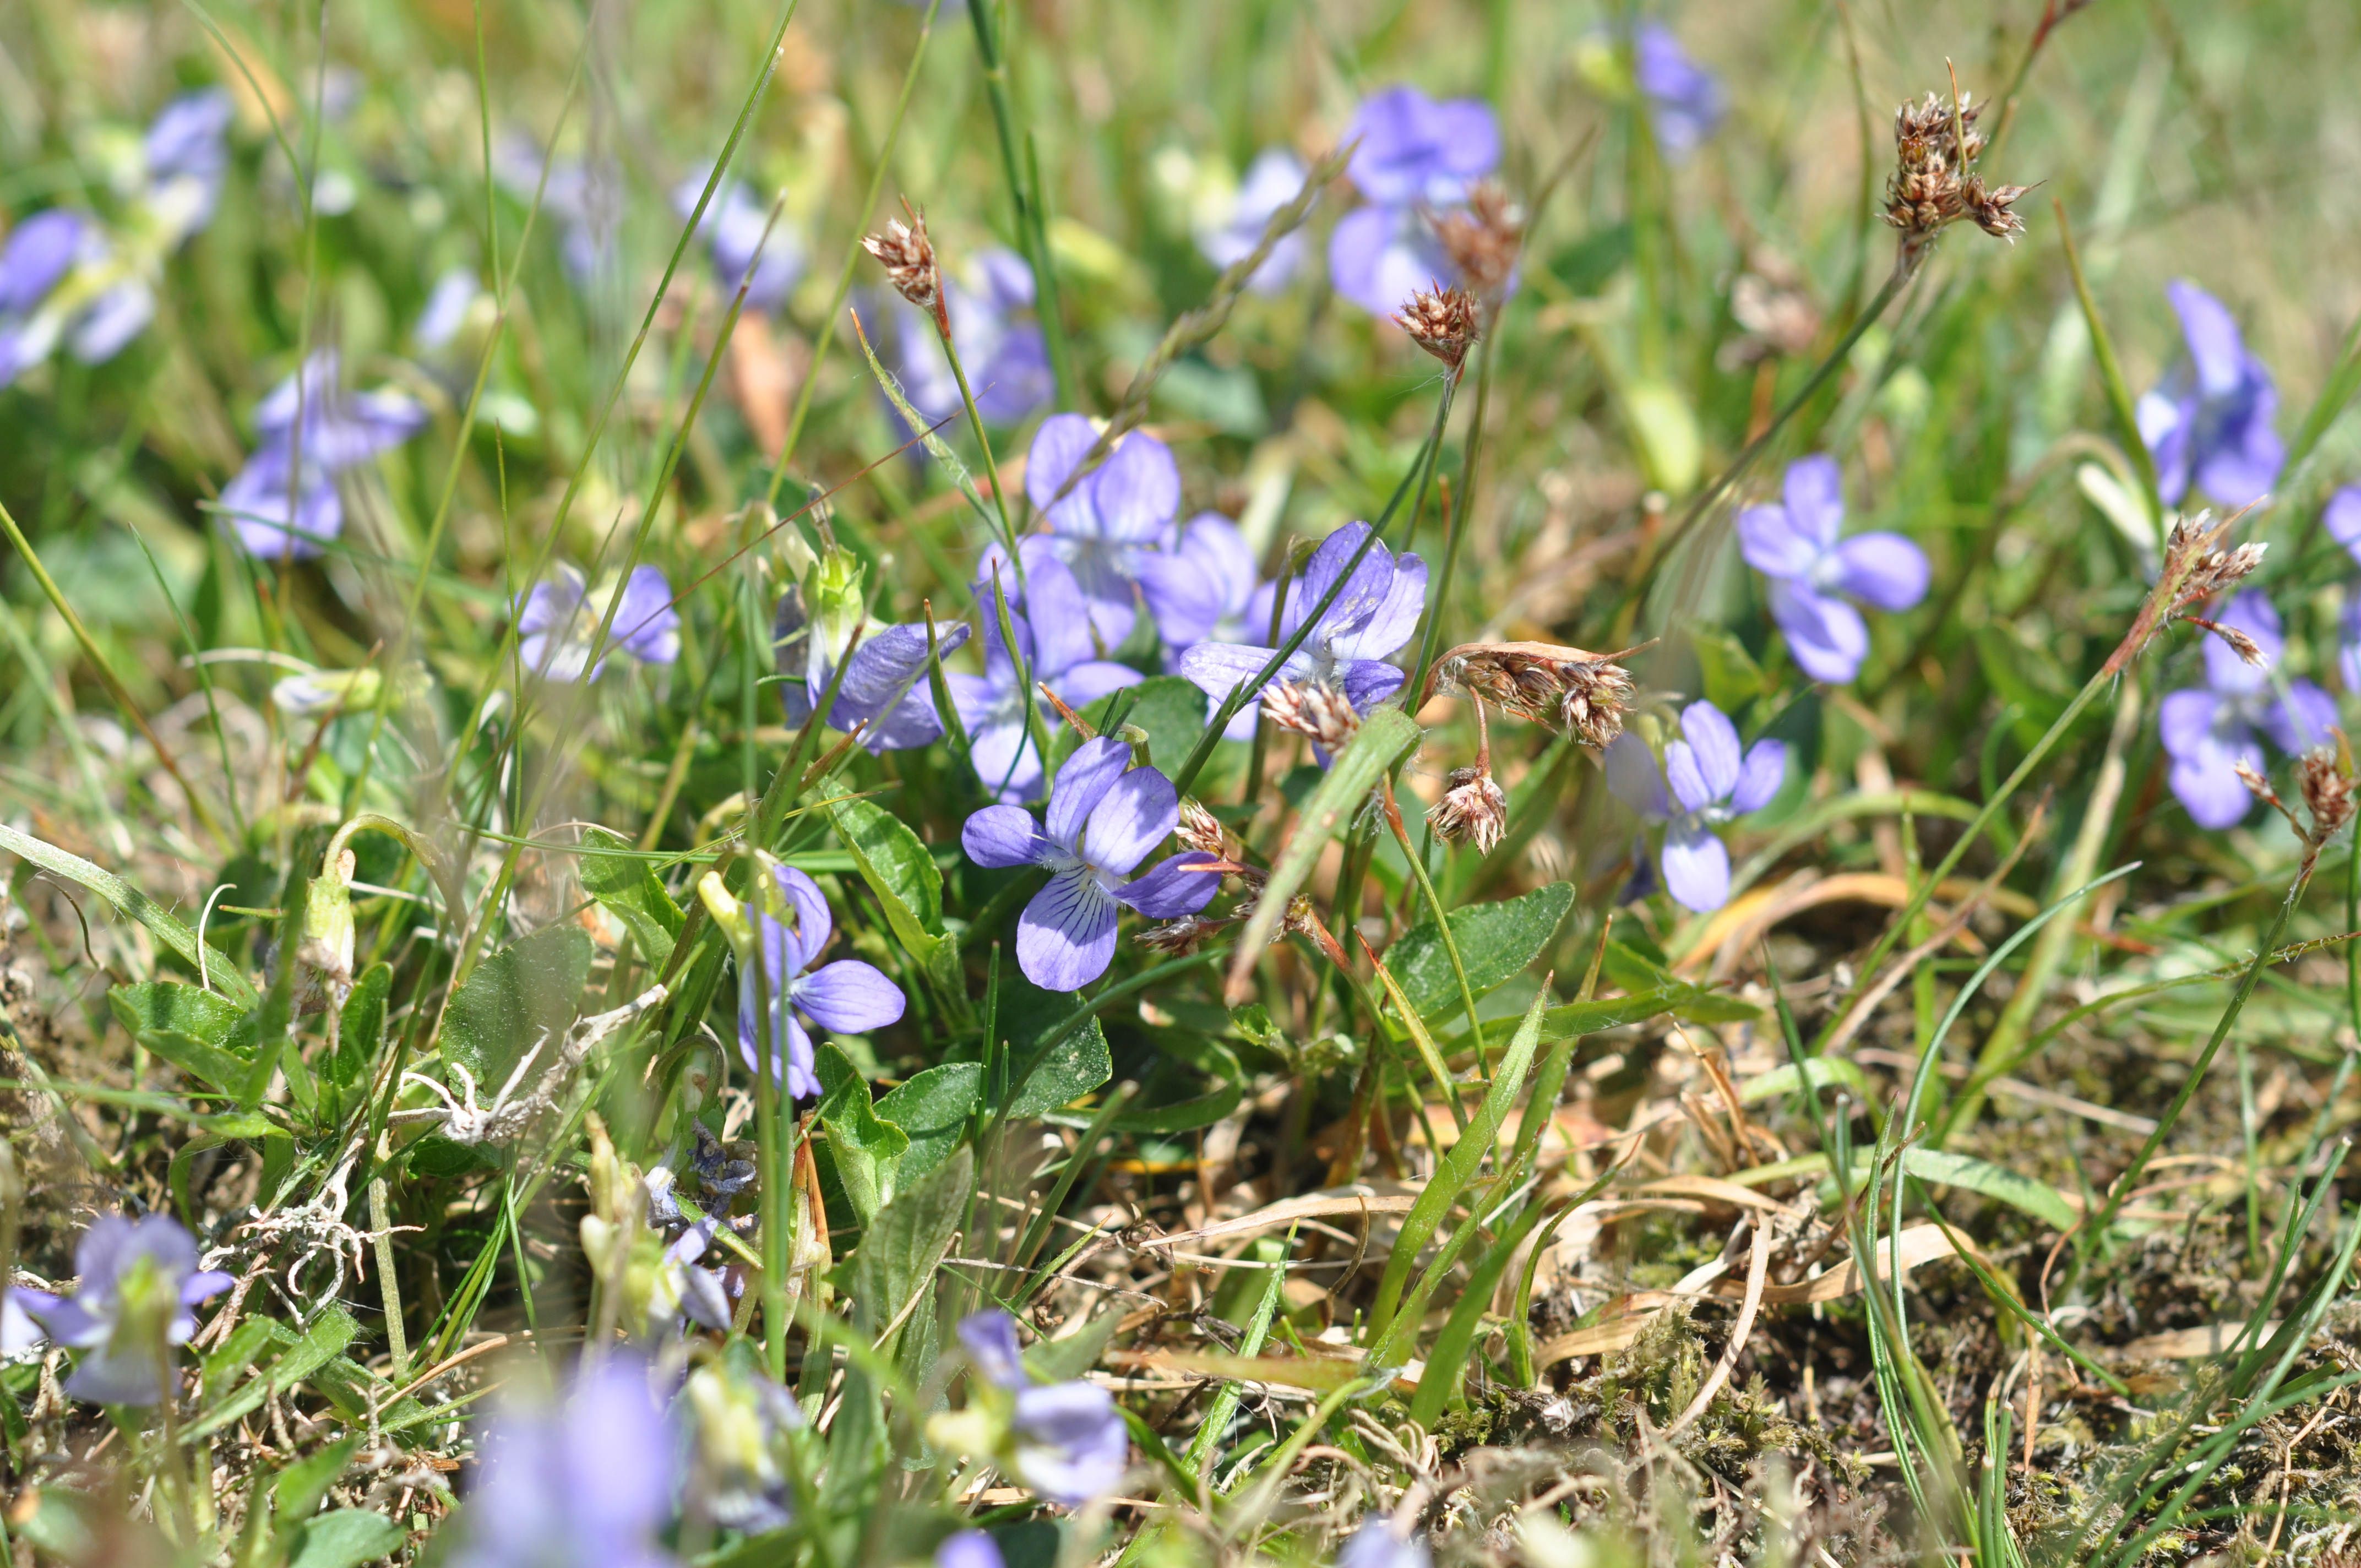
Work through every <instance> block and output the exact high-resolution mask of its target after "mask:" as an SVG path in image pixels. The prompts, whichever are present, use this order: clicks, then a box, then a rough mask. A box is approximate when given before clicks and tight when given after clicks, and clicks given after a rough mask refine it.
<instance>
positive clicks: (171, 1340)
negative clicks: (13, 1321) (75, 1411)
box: [7, 1214, 231, 1405]
mask: <svg viewBox="0 0 2361 1568" xmlns="http://www.w3.org/2000/svg"><path fill="white" fill-rule="evenodd" d="M74 1272H75V1273H76V1274H77V1275H78V1276H80V1281H81V1282H80V1284H79V1285H78V1287H77V1288H76V1289H75V1291H74V1293H73V1294H72V1295H71V1296H68V1297H58V1296H52V1295H50V1294H49V1293H47V1292H46V1291H40V1290H28V1289H25V1288H22V1287H15V1288H10V1289H9V1291H8V1292H7V1295H8V1299H9V1301H10V1303H11V1304H12V1305H13V1306H14V1307H15V1308H16V1310H17V1311H18V1312H21V1313H22V1314H24V1316H26V1317H28V1318H30V1319H32V1320H34V1321H38V1323H39V1324H40V1325H41V1327H42V1328H44V1329H46V1330H48V1331H49V1337H50V1338H51V1339H53V1340H55V1341H56V1342H57V1343H59V1344H60V1345H63V1346H65V1347H66V1348H67V1349H69V1350H71V1351H74V1352H76V1353H77V1354H75V1357H74V1368H73V1373H72V1376H69V1377H68V1378H67V1379H66V1384H65V1389H66V1392H67V1393H69V1394H71V1395H72V1396H73V1397H74V1398H77V1399H87V1400H89V1401H90V1402H91V1403H93V1404H95V1405H152V1404H155V1403H156V1402H157V1401H159V1400H160V1399H162V1398H164V1397H165V1394H166V1391H167V1390H168V1389H169V1388H170V1385H171V1349H170V1347H171V1346H173V1345H181V1344H186V1343H189V1340H190V1337H191V1336H192V1335H193V1334H194V1333H195V1332H197V1320H196V1315H195V1314H194V1313H193V1312H192V1311H191V1310H190V1309H191V1308H192V1307H194V1306H195V1305H196V1304H197V1303H198V1302H200V1301H202V1300H203V1299H205V1298H207V1297H208V1296H215V1295H219V1294H220V1293H221V1292H222V1291H224V1290H226V1289H228V1288H230V1283H231V1281H230V1277H229V1276H228V1275H226V1274H224V1273H221V1272H220V1271H219V1270H217V1269H201V1268H199V1267H198V1266H197V1244H196V1241H195V1240H194V1238H192V1236H191V1235H190V1234H189V1233H188V1232H187V1231H186V1230H184V1229H182V1228H181V1225H180V1224H179V1223H176V1222H175V1221H173V1220H171V1219H170V1218H169V1217H167V1216H165V1215H162V1214H150V1215H148V1217H147V1218H145V1219H143V1220H127V1219H125V1218H124V1217H123V1216H122V1215H120V1214H104V1215H101V1216H100V1217H99V1218H98V1219H97V1220H96V1221H94V1222H93V1223H92V1225H91V1227H90V1229H88V1230H87V1231H84V1232H83V1233H82V1240H81V1242H80V1243H78V1244H77V1245H75V1247H74ZM22 1332H23V1329H22V1325H21V1323H20V1324H19V1326H18V1329H17V1333H18V1335H19V1336H21V1334H22Z"/></svg>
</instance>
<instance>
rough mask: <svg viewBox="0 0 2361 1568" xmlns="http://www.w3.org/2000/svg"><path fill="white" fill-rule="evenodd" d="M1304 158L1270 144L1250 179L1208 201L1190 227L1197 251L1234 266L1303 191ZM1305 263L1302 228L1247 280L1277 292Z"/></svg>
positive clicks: (1267, 291) (1284, 238)
mask: <svg viewBox="0 0 2361 1568" xmlns="http://www.w3.org/2000/svg"><path fill="white" fill-rule="evenodd" d="M1308 172H1309V170H1306V169H1305V168H1304V167H1303V160H1302V159H1300V158H1298V157H1296V156H1295V154H1293V153H1292V152H1290V151H1289V150H1288V149H1287V148H1283V147H1267V148H1263V149H1262V151H1261V152H1259V153H1257V155H1256V156H1255V160H1254V162H1253V163H1252V164H1251V165H1249V166H1248V167H1247V169H1246V179H1245V180H1244V181H1240V182H1239V184H1238V186H1237V188H1236V189H1235V191H1225V192H1221V196H1222V198H1223V199H1220V200H1217V201H1216V202H1213V203H1208V204H1207V206H1206V208H1205V210H1202V211H1201V212H1200V213H1199V214H1197V217H1196V221H1195V223H1194V224H1193V225H1191V228H1192V232H1193V234H1194V236H1195V238H1196V241H1197V249H1198V251H1199V252H1200V253H1201V254H1202V256H1203V257H1204V258H1205V259H1206V260H1208V261H1210V262H1212V263H1213V265H1214V266H1216V267H1220V268H1224V269H1227V268H1231V267H1235V266H1236V265H1237V264H1238V263H1239V262H1241V261H1244V260H1245V259H1246V258H1247V257H1249V256H1252V255H1253V254H1254V249H1255V247H1256V246H1257V245H1259V244H1261V243H1262V231H1263V228H1264V226H1265V225H1268V223H1269V222H1270V220H1271V215H1272V214H1274V213H1277V212H1278V211H1279V209H1280V208H1281V207H1284V206H1286V205H1287V204H1288V203H1290V202H1292V201H1294V200H1295V194H1296V192H1299V191H1301V190H1302V189H1303V177H1304V175H1305V174H1306V173H1308ZM1302 266H1303V231H1302V230H1301V229H1297V230H1296V231H1295V232H1294V233H1292V234H1289V235H1286V236H1282V237H1281V238H1280V239H1279V243H1278V244H1277V245H1275V246H1273V247H1271V249H1270V254H1269V255H1268V256H1267V257H1265V258H1263V263H1262V265H1261V266H1260V267H1257V268H1256V269H1255V270H1254V276H1253V277H1251V278H1249V279H1247V280H1246V287H1247V288H1249V289H1251V290H1253V291H1255V292H1256V293H1257V294H1276V293H1278V292H1279V291H1280V290H1282V289H1284V288H1286V287H1287V286H1288V284H1289V283H1290V282H1292V281H1294V279H1295V274H1296V273H1297V272H1298V271H1300V270H1301V269H1302Z"/></svg>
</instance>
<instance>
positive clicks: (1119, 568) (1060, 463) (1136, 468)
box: [1025, 414, 1180, 649]
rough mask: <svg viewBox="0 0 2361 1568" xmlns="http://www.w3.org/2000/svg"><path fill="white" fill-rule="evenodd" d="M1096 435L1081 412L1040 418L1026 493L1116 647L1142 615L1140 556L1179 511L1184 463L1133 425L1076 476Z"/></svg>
mask: <svg viewBox="0 0 2361 1568" xmlns="http://www.w3.org/2000/svg"><path fill="white" fill-rule="evenodd" d="M1098 438H1099V433H1098V429H1097V427H1096V426H1094V425H1093V424H1092V422H1090V421H1089V420H1087V419H1085V418H1083V417H1082V415H1081V414H1051V415H1050V416H1049V418H1048V419H1046V420H1044V421H1042V422H1041V428H1040V429H1039V430H1038V432H1036V433H1034V436H1033V446H1032V449H1031V451H1030V452H1029V453H1028V454H1027V456H1026V460H1025V493H1026V495H1027V497H1029V498H1030V499H1031V500H1032V502H1033V504H1034V505H1035V506H1036V507H1038V508H1039V509H1040V510H1041V511H1042V514H1043V515H1044V517H1045V518H1046V520H1047V521H1048V524H1049V547H1050V549H1051V550H1052V551H1054V552H1055V553H1056V554H1057V556H1058V558H1059V559H1060V560H1061V561H1063V562H1065V564H1066V565H1067V566H1068V568H1069V569H1071V571H1072V572H1073V574H1074V581H1075V583H1076V584H1077V585H1078V586H1079V587H1081V588H1082V598H1084V599H1085V600H1087V601H1088V602H1089V605H1090V621H1091V629H1092V630H1093V632H1094V633H1095V634H1096V635H1097V637H1098V639H1099V641H1100V642H1101V643H1102V644H1103V645H1104V646H1105V647H1107V648H1109V649H1112V648H1114V647H1115V645H1116V644H1117V643H1119V642H1121V641H1123V640H1124V639H1125V638H1126V637H1128V636H1129V635H1131V629H1132V625H1133V623H1134V622H1135V621H1136V620H1137V619H1138V615H1139V611H1138V603H1139V588H1138V583H1139V562H1140V558H1141V557H1142V556H1144V555H1145V554H1148V552H1149V551H1151V550H1153V549H1154V548H1155V546H1156V544H1157V542H1158V541H1159V540H1161V539H1162V538H1163V537H1164V535H1165V533H1166V532H1167V531H1168V530H1169V529H1170V527H1171V526H1172V520H1173V519H1174V518H1175V517H1177V516H1178V515H1180V465H1179V464H1177V463H1175V462H1174V461H1173V460H1172V449H1171V448H1170V447H1169V446H1167V445H1165V444H1164V443H1162V442H1160V441H1159V440H1157V439H1156V437H1154V436H1152V435H1150V434H1148V433H1147V432H1145V431H1139V430H1135V431H1133V432H1131V433H1129V434H1127V435H1126V436H1125V437H1124V438H1123V439H1122V440H1121V441H1118V442H1116V443H1115V450H1114V451H1112V452H1110V453H1108V454H1107V456H1106V461H1104V462H1103V463H1101V464H1100V465H1099V466H1097V467H1096V468H1093V469H1092V470H1091V471H1090V472H1089V473H1087V474H1084V475H1083V476H1082V477H1080V478H1079V479H1077V478H1074V477H1073V476H1074V471H1075V469H1076V468H1078V467H1080V466H1081V465H1082V459H1083V457H1084V456H1086V455H1088V454H1089V452H1090V450H1091V448H1092V446H1093V445H1094V444H1096V443H1097V441H1098ZM1070 481H1071V483H1070Z"/></svg>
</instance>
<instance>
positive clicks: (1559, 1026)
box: [1454, 927, 1755, 1040]
mask: <svg viewBox="0 0 2361 1568" xmlns="http://www.w3.org/2000/svg"><path fill="white" fill-rule="evenodd" d="M1454 928H1455V929H1456V927H1454ZM1468 978H1469V979H1471V980H1472V979H1474V978H1475V977H1474V976H1473V975H1470V976H1469V977H1468ZM1731 1008H1735V1009H1737V1010H1738V1013H1737V1016H1738V1017H1740V1018H1752V1017H1753V1016H1754V1014H1755V1009H1754V1007H1753V1006H1752V1004H1751V1003H1744V1002H1741V1001H1740V1000H1738V998H1736V997H1734V996H1727V995H1724V994H1723V993H1722V992H1717V991H1708V990H1707V989H1706V988H1705V987H1704V986H1701V985H1688V984H1686V983H1684V982H1682V981H1669V982H1667V983H1665V984H1663V985H1652V986H1649V987H1648V988H1647V989H1645V990H1643V991H1640V992H1634V993H1633V994H1631V995H1630V996H1610V997H1607V998H1605V999H1603V1000H1601V1001H1597V1002H1573V1003H1567V1004H1566V1005H1565V1006H1563V1007H1553V1008H1550V1009H1549V1010H1548V1011H1547V1012H1545V1013H1543V1014H1542V1038H1543V1039H1544V1040H1573V1039H1580V1038H1581V1037H1582V1036H1585V1035H1595V1034H1598V1032H1599V1031H1600V1030H1602V1029H1613V1028H1618V1027H1620V1026H1621V1025H1625V1024H1637V1023H1640V1022H1642V1020H1645V1019H1649V1018H1654V1017H1657V1016H1659V1015H1661V1014H1666V1013H1672V1014H1678V1015H1679V1016H1681V1017H1683V1018H1690V1019H1697V1020H1698V1021H1699V1022H1704V1021H1706V1020H1705V1019H1703V1018H1701V1017H1700V1014H1708V1013H1713V1012H1719V1011H1722V1010H1726V1009H1731ZM1713 1021H1715V1022H1719V1021H1721V1020H1719V1019H1715V1020H1713Z"/></svg>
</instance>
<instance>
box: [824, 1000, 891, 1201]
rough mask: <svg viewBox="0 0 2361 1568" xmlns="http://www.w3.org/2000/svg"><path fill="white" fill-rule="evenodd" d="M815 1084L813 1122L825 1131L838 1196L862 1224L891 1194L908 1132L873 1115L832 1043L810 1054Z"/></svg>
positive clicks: (864, 1086)
mask: <svg viewBox="0 0 2361 1568" xmlns="http://www.w3.org/2000/svg"><path fill="white" fill-rule="evenodd" d="M813 1059H814V1063H815V1065H816V1067H817V1069H818V1075H819V1083H820V1102H819V1122H820V1125H821V1126H823V1127H825V1128H827V1129H828V1144H829V1150H830V1152H832V1153H833V1154H834V1155H835V1156H836V1172H837V1177H838V1179H840V1180H841V1181H842V1182H843V1183H844V1195H845V1197H846V1198H847V1199H849V1200H850V1201H851V1203H852V1210H853V1212H854V1213H856V1214H858V1215H860V1216H861V1223H862V1226H863V1227H864V1228H866V1227H867V1226H868V1225H869V1224H871V1223H873V1222H874V1221H875V1220H876V1218H877V1211H878V1209H879V1208H880V1207H881V1206H882V1205H884V1203H886V1202H888V1201H891V1200H892V1198H893V1196H894V1184H895V1177H896V1175H897V1174H898V1171H899V1168H900V1166H901V1163H902V1157H903V1156H904V1155H905V1154H906V1153H908V1152H909V1148H910V1138H909V1135H907V1134H906V1133H905V1132H903V1131H902V1129H901V1128H899V1127H897V1126H895V1125H894V1124H893V1123H891V1122H886V1121H881V1120H880V1119H879V1118H878V1115H877V1112H876V1108H875V1106H874V1105H873V1103H872V1102H871V1101H870V1098H869V1083H868V1080H865V1079H863V1078H862V1076H861V1074H860V1072H859V1070H858V1069H855V1068H854V1067H853V1065H852V1063H851V1061H850V1060H848V1059H847V1058H846V1057H845V1054H844V1053H843V1052H842V1051H840V1050H839V1049H837V1047H834V1046H832V1045H826V1044H823V1045H821V1046H820V1047H818V1050H817V1051H815V1052H814V1053H813Z"/></svg>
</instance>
